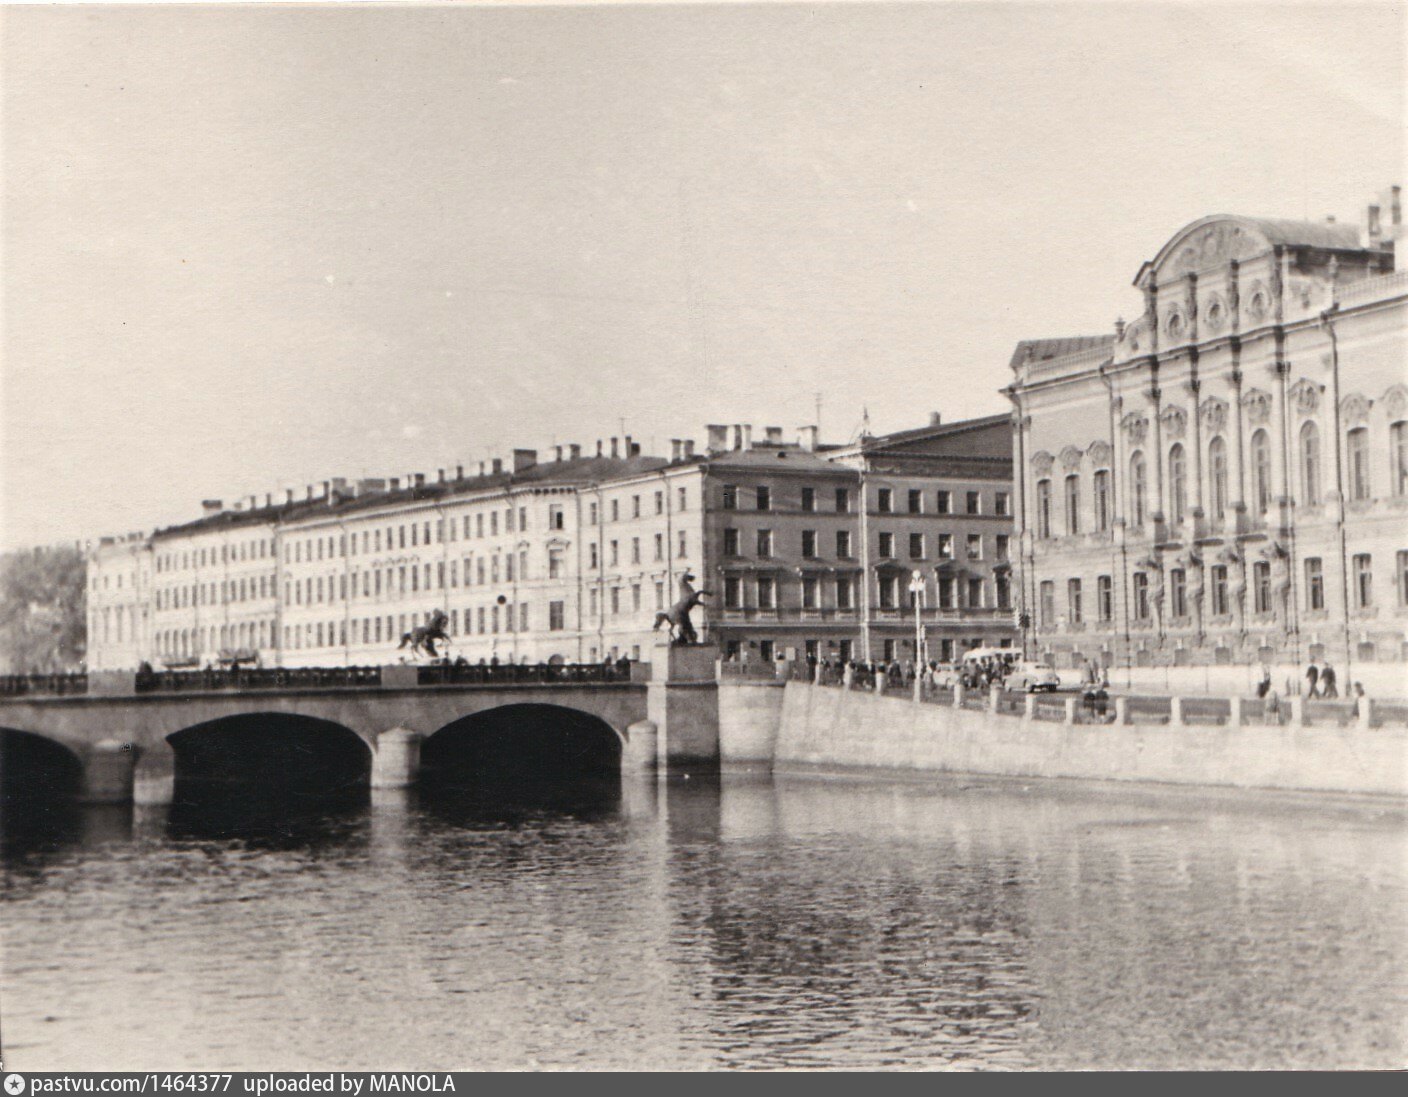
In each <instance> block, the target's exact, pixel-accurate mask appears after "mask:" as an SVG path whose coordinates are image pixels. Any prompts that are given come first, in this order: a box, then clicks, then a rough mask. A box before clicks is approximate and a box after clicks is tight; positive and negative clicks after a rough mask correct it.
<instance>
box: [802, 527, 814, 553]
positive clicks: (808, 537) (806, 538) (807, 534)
mask: <svg viewBox="0 0 1408 1097" xmlns="http://www.w3.org/2000/svg"><path fill="white" fill-rule="evenodd" d="M802 558H803V559H804V560H814V559H816V530H814V529H804V530H802Z"/></svg>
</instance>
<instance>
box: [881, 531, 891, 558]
mask: <svg viewBox="0 0 1408 1097" xmlns="http://www.w3.org/2000/svg"><path fill="white" fill-rule="evenodd" d="M879 541H880V550H879V551H880V556H881V558H882V559H885V560H889V559H891V558H892V557H893V556H894V555H895V535H894V534H893V533H881V534H880V538H879Z"/></svg>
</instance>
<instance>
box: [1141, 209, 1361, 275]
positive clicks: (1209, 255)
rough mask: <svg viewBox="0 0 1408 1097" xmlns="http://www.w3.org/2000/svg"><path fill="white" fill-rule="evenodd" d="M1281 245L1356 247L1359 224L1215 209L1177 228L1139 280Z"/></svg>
mask: <svg viewBox="0 0 1408 1097" xmlns="http://www.w3.org/2000/svg"><path fill="white" fill-rule="evenodd" d="M1278 246H1280V247H1312V248H1329V249H1332V250H1354V249H1357V248H1358V247H1359V246H1360V244H1359V230H1358V228H1357V227H1356V226H1354V225H1341V224H1336V223H1334V222H1315V221H1280V220H1275V219H1271V218H1264V217H1241V216H1238V215H1236V214H1228V213H1216V214H1213V215H1211V216H1209V217H1200V218H1199V219H1198V220H1196V221H1194V222H1193V223H1192V224H1190V225H1185V226H1184V227H1183V228H1181V229H1179V230H1178V232H1176V233H1174V234H1173V236H1172V237H1171V238H1170V239H1169V241H1168V243H1166V244H1165V245H1164V246H1163V247H1162V248H1160V249H1159V253H1158V254H1157V255H1156V256H1154V258H1153V259H1151V260H1150V261H1149V262H1147V263H1145V264H1144V265H1143V266H1142V267H1140V268H1139V274H1138V275H1137V276H1136V277H1135V279H1134V284H1135V285H1136V286H1140V287H1143V286H1144V285H1145V284H1146V283H1147V282H1148V279H1149V277H1150V275H1151V274H1152V275H1153V276H1154V277H1155V279H1156V280H1157V281H1158V282H1159V283H1160V284H1162V283H1165V282H1170V281H1173V280H1174V279H1177V278H1180V277H1182V276H1183V275H1185V274H1188V273H1190V272H1198V271H1203V270H1209V269H1212V268H1216V267H1222V266H1225V265H1226V264H1227V263H1229V262H1231V261H1232V260H1234V259H1236V260H1238V261H1242V260H1246V259H1253V258H1255V257H1257V256H1259V255H1265V254H1266V253H1267V252H1269V251H1270V250H1271V249H1272V248H1274V247H1278Z"/></svg>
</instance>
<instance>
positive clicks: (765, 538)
mask: <svg viewBox="0 0 1408 1097" xmlns="http://www.w3.org/2000/svg"><path fill="white" fill-rule="evenodd" d="M758 555H759V556H771V555H772V530H770V529H760V530H758Z"/></svg>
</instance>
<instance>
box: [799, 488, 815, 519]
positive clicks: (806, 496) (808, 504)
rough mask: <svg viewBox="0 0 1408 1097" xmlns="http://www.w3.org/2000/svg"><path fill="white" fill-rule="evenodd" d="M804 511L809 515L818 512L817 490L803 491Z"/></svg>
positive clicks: (808, 489)
mask: <svg viewBox="0 0 1408 1097" xmlns="http://www.w3.org/2000/svg"><path fill="white" fill-rule="evenodd" d="M802 509H803V510H804V511H806V512H807V513H811V512H812V511H814V510H816V488H803V489H802Z"/></svg>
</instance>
